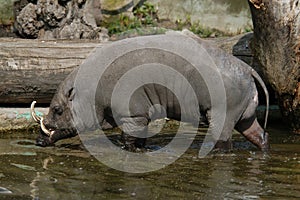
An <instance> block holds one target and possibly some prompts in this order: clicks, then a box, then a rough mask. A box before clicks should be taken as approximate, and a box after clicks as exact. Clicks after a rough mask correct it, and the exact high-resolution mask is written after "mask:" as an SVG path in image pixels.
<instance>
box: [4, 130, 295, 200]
mask: <svg viewBox="0 0 300 200" xmlns="http://www.w3.org/2000/svg"><path fill="white" fill-rule="evenodd" d="M269 132H270V133H271V136H272V138H273V139H272V151H271V152H270V153H269V154H263V153H261V152H260V151H258V150H256V149H255V148H254V147H253V146H251V145H248V144H247V142H245V141H244V139H243V138H242V137H241V136H240V135H234V138H233V139H234V141H235V148H234V150H233V151H232V152H230V153H225V154H222V153H212V154H210V155H209V156H207V157H206V158H204V159H198V158H197V153H198V149H199V146H200V145H199V143H201V141H195V142H194V144H193V145H192V147H191V148H190V149H189V150H188V151H187V153H185V155H184V156H182V157H181V158H180V159H179V160H177V161H176V162H175V163H173V164H171V165H170V166H168V167H166V168H164V169H162V170H159V171H156V172H151V173H147V174H138V175H136V174H127V173H123V172H119V171H115V170H113V169H110V168H108V167H106V166H104V165H103V164H101V163H100V162H99V161H97V160H96V159H94V158H93V157H92V156H90V154H89V153H88V152H86V151H85V150H84V149H83V148H82V146H81V144H80V141H79V139H78V138H73V139H70V140H65V141H62V142H60V143H59V144H58V145H57V146H56V147H50V148H39V147H36V146H34V137H35V136H34V135H30V134H24V135H20V134H11V135H9V136H8V135H2V136H1V137H0V199H129V198H133V197H134V198H136V199H145V197H147V199H224V198H227V199H261V198H263V199H271V198H274V197H277V198H280V199H297V198H298V199H299V198H300V157H299V155H300V137H299V136H296V135H293V134H291V133H288V132H287V131H286V129H285V128H284V127H280V126H277V125H273V126H271V128H269ZM171 137H172V136H170V134H169V135H165V136H157V138H156V139H153V140H154V141H150V143H151V142H152V143H156V142H157V141H158V142H159V144H160V143H163V142H164V141H163V140H170V139H171ZM201 139H203V137H202V136H200V137H197V140H201ZM155 140H157V141H155Z"/></svg>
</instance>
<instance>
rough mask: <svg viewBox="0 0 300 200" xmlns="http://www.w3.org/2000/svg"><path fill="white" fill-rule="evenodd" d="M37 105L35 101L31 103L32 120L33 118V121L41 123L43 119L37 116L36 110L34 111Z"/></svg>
mask: <svg viewBox="0 0 300 200" xmlns="http://www.w3.org/2000/svg"><path fill="white" fill-rule="evenodd" d="M35 104H36V101H33V102H32V103H31V106H30V110H31V116H32V118H33V120H34V121H35V122H37V123H40V121H41V118H40V117H39V116H37V114H36V113H35V110H34V106H35Z"/></svg>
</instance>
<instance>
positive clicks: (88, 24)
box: [15, 0, 109, 41]
mask: <svg viewBox="0 0 300 200" xmlns="http://www.w3.org/2000/svg"><path fill="white" fill-rule="evenodd" d="M23 3H24V2H23ZM19 4H20V3H19ZM19 4H18V5H19ZM21 8H22V6H20V5H19V7H18V9H21ZM16 14H18V16H17V20H16V21H17V23H16V24H15V28H16V30H17V31H18V33H19V34H20V35H21V36H23V37H27V38H39V39H43V40H47V39H98V40H100V41H107V40H108V38H109V37H108V32H107V31H106V29H104V28H100V27H99V25H100V23H101V20H102V14H101V0H37V1H36V4H34V3H28V4H27V5H26V6H25V7H24V8H23V9H21V11H20V12H19V13H18V12H16Z"/></svg>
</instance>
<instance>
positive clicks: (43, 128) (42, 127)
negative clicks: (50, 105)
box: [40, 117, 52, 137]
mask: <svg viewBox="0 0 300 200" xmlns="http://www.w3.org/2000/svg"><path fill="white" fill-rule="evenodd" d="M43 121H44V118H43V117H42V118H41V120H40V123H41V129H42V131H43V132H44V133H45V134H46V135H48V136H49V137H50V136H51V135H52V133H51V131H49V130H48V129H47V128H46V126H45V125H44V123H43Z"/></svg>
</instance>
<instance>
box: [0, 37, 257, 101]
mask: <svg viewBox="0 0 300 200" xmlns="http://www.w3.org/2000/svg"><path fill="white" fill-rule="evenodd" d="M251 38H252V36H251V34H250V35H248V36H247V35H246V36H245V35H239V36H235V37H232V38H218V39H213V40H212V42H215V43H216V45H217V46H219V47H221V48H223V49H224V50H225V51H227V52H228V53H232V52H233V53H234V55H236V56H237V57H239V58H241V59H244V60H245V61H246V62H249V64H251V63H253V61H252V60H253V58H252V54H251V50H250V49H248V47H247V45H245V44H247V43H248V42H249V41H247V40H250V39H251ZM238 41H239V43H238ZM99 45H105V44H104V43H103V44H100V43H97V42H96V41H83V40H77V41H74V40H68V41H64V40H57V41H42V40H26V39H16V38H14V39H12V38H0V57H1V60H0V104H2V105H3V104H5V105H8V106H11V105H13V104H30V103H31V102H32V101H33V100H37V101H38V103H42V104H49V103H50V101H51V99H52V97H53V95H54V93H55V91H56V89H57V87H58V85H59V83H60V82H61V81H62V80H63V79H64V78H65V77H66V76H67V75H68V74H69V73H70V72H71V71H72V70H73V69H74V68H75V67H77V66H79V65H80V64H81V63H82V61H83V60H84V59H85V58H86V57H87V56H88V55H89V53H90V52H91V51H92V50H93V49H94V48H95V47H96V46H99ZM233 46H235V50H234V51H232V47H233ZM256 68H257V67H256Z"/></svg>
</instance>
